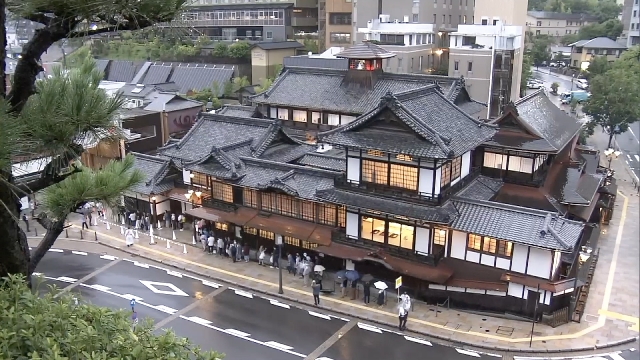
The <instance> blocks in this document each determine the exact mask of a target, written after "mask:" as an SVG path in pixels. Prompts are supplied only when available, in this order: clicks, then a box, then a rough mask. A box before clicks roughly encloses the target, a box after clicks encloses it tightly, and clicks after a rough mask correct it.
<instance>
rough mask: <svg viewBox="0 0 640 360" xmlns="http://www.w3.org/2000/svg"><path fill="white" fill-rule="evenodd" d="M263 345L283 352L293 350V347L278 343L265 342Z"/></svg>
mask: <svg viewBox="0 0 640 360" xmlns="http://www.w3.org/2000/svg"><path fill="white" fill-rule="evenodd" d="M264 344H265V345H267V346H269V347H272V348H276V349H283V350H291V349H293V346H289V345H285V344H280V343H279V342H275V341H267V342H266V343H264Z"/></svg>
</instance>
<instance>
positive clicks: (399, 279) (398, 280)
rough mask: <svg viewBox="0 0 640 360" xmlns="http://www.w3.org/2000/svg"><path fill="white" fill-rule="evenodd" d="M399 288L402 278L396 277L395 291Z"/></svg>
mask: <svg viewBox="0 0 640 360" xmlns="http://www.w3.org/2000/svg"><path fill="white" fill-rule="evenodd" d="M400 286H402V276H398V278H397V279H396V289H400Z"/></svg>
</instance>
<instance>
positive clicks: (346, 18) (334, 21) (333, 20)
mask: <svg viewBox="0 0 640 360" xmlns="http://www.w3.org/2000/svg"><path fill="white" fill-rule="evenodd" d="M329 24H330V25H351V13H330V14H329Z"/></svg>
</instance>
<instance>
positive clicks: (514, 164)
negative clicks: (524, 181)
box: [508, 156, 533, 174]
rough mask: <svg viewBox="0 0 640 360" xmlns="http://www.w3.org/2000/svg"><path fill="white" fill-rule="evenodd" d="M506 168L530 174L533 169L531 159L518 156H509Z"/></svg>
mask: <svg viewBox="0 0 640 360" xmlns="http://www.w3.org/2000/svg"><path fill="white" fill-rule="evenodd" d="M508 170H509V171H515V172H522V173H527V174H531V172H532V170H533V159H531V158H526V157H520V156H509V168H508Z"/></svg>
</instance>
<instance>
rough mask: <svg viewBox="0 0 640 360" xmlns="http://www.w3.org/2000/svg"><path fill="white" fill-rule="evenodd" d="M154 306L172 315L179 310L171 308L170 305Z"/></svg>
mask: <svg viewBox="0 0 640 360" xmlns="http://www.w3.org/2000/svg"><path fill="white" fill-rule="evenodd" d="M153 308H154V309H156V310H160V311H162V312H164V313H167V314H171V315H173V314H175V313H177V312H178V310H176V309H173V308H170V307H168V306H164V305H158V306H154V307H153Z"/></svg>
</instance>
